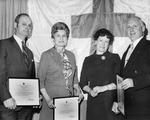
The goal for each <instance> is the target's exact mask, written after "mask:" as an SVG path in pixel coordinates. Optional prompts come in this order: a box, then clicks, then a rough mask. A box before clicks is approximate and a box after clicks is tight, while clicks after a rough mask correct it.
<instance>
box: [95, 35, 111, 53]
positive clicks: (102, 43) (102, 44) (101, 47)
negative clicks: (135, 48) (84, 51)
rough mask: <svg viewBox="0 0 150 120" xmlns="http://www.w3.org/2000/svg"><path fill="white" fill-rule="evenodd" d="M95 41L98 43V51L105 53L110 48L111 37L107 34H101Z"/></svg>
mask: <svg viewBox="0 0 150 120" xmlns="http://www.w3.org/2000/svg"><path fill="white" fill-rule="evenodd" d="M95 42H96V44H97V49H96V53H97V54H103V53H105V52H106V51H107V50H108V47H109V42H110V39H109V38H107V36H99V37H98V39H97V41H95Z"/></svg>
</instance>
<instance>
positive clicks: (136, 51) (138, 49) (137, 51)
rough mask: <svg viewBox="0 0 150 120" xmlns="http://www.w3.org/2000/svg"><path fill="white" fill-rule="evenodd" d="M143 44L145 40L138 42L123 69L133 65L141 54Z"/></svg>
mask: <svg viewBox="0 0 150 120" xmlns="http://www.w3.org/2000/svg"><path fill="white" fill-rule="evenodd" d="M144 44H145V40H144V39H142V40H140V42H139V43H138V44H137V46H136V47H135V49H134V50H133V52H132V54H131V56H130V58H129V60H128V62H127V64H126V66H125V68H126V67H128V66H132V65H133V63H134V62H135V60H136V59H137V56H138V55H139V54H140V53H141V52H142V50H143V46H144Z"/></svg>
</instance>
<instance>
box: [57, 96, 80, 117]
mask: <svg viewBox="0 0 150 120" xmlns="http://www.w3.org/2000/svg"><path fill="white" fill-rule="evenodd" d="M54 105H55V107H56V108H55V109H54V120H79V103H78V97H64V98H54Z"/></svg>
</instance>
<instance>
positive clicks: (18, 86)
mask: <svg viewBox="0 0 150 120" xmlns="http://www.w3.org/2000/svg"><path fill="white" fill-rule="evenodd" d="M9 92H10V94H11V96H12V97H13V98H14V99H15V101H16V104H17V106H34V105H39V79H26V78H9Z"/></svg>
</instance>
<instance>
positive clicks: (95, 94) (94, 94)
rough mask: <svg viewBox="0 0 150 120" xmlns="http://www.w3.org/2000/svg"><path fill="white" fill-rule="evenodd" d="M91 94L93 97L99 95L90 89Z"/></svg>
mask: <svg viewBox="0 0 150 120" xmlns="http://www.w3.org/2000/svg"><path fill="white" fill-rule="evenodd" d="M89 94H90V95H91V96H92V97H96V96H97V95H98V93H97V92H95V91H94V90H90V91H89Z"/></svg>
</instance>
